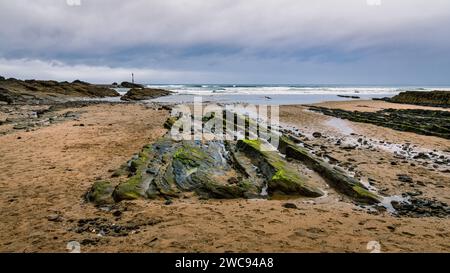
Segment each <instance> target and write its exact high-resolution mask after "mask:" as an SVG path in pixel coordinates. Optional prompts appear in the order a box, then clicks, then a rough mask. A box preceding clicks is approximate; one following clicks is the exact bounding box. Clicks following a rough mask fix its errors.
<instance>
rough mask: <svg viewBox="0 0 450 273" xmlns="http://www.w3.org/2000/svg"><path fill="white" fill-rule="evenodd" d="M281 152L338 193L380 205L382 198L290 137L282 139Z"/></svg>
mask: <svg viewBox="0 0 450 273" xmlns="http://www.w3.org/2000/svg"><path fill="white" fill-rule="evenodd" d="M279 149H280V152H281V153H283V154H285V155H286V157H288V158H293V159H296V160H299V161H301V162H302V163H304V164H306V165H307V166H308V167H309V168H311V169H312V170H314V171H315V172H317V173H318V174H319V175H321V176H322V177H323V178H324V179H326V180H327V181H328V182H329V183H330V184H331V185H332V186H333V187H334V188H336V189H337V190H338V191H340V192H342V193H344V194H346V195H348V196H350V197H351V198H353V199H355V200H356V201H359V202H363V203H379V202H380V200H381V198H380V197H379V196H377V195H376V194H374V193H372V192H370V191H368V190H367V189H366V187H365V186H364V185H363V184H361V183H360V182H359V181H358V180H356V179H355V178H353V177H350V176H348V175H346V174H345V172H344V171H343V170H341V169H340V168H337V167H333V166H332V165H330V164H329V163H327V162H325V161H324V160H323V159H321V158H319V157H317V156H315V155H313V154H311V153H309V152H308V151H307V150H306V149H304V148H302V147H300V146H298V145H296V144H295V143H294V142H292V141H291V140H290V139H289V138H288V137H286V136H282V137H281V138H280V146H279Z"/></svg>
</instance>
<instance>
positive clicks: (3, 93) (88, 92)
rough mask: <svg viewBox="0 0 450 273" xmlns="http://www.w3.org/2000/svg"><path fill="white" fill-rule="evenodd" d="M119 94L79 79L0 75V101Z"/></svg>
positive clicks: (35, 101)
mask: <svg viewBox="0 0 450 273" xmlns="http://www.w3.org/2000/svg"><path fill="white" fill-rule="evenodd" d="M119 95H120V94H119V93H117V92H116V91H115V90H112V89H110V88H107V87H102V86H98V85H94V84H90V83H87V82H83V81H80V80H75V81H73V82H72V83H69V82H67V81H65V82H57V81H39V80H25V81H22V80H18V79H14V78H9V79H5V78H4V77H0V101H3V102H6V103H8V104H38V103H41V104H42V103H54V102H64V101H67V100H68V99H69V98H75V97H89V98H102V97H116V96H119Z"/></svg>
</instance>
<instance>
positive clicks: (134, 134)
mask: <svg viewBox="0 0 450 273" xmlns="http://www.w3.org/2000/svg"><path fill="white" fill-rule="evenodd" d="M320 106H323V107H330V108H340V109H345V110H359V111H376V110H380V109H383V108H398V109H405V108H414V109H429V108H428V107H422V106H407V105H403V104H393V103H386V102H380V101H350V102H327V103H321V104H320ZM66 112H71V113H75V114H76V115H75V117H74V118H72V119H68V120H60V121H58V122H55V123H52V124H46V125H45V126H42V127H35V128H33V129H31V130H27V131H25V130H14V129H12V128H11V125H10V124H4V125H1V126H0V129H1V130H2V132H4V134H3V135H0V154H1V155H2V156H1V157H2V159H1V162H0V191H1V195H0V206H1V208H2V209H1V211H0V217H1V218H2V221H1V222H0V230H1V231H2V232H1V233H0V251H1V252H67V251H68V250H67V243H68V242H71V241H76V242H79V243H80V244H81V251H82V252H221V253H222V252H370V251H372V250H373V249H372V248H368V243H369V242H370V241H376V242H378V243H379V245H380V250H381V251H382V252H449V251H450V229H449V226H450V219H449V218H448V216H447V217H436V216H433V215H431V216H426V217H416V216H397V215H393V214H391V213H390V212H388V211H374V210H369V209H367V208H365V207H361V206H359V205H357V204H354V203H352V202H348V200H346V199H345V198H342V197H341V196H340V195H339V194H337V193H334V192H333V191H330V194H329V195H327V196H325V197H320V198H306V197H296V198H291V199H288V200H262V199H257V200H251V199H250V200H246V199H231V200H215V199H206V200H204V199H201V198H198V197H197V196H195V195H190V194H186V195H184V196H183V198H174V199H172V201H171V202H170V203H168V202H166V200H164V199H156V200H143V199H138V200H133V201H122V202H119V203H117V204H115V205H113V206H112V207H111V208H110V209H108V210H105V209H101V208H98V207H95V206H94V205H93V204H92V203H88V202H86V200H85V199H84V195H85V194H86V192H87V191H88V190H89V188H90V187H91V186H92V184H93V182H95V181H96V180H102V179H108V178H110V177H111V175H112V173H113V172H114V170H116V169H118V168H119V167H120V166H121V165H122V164H124V163H125V162H126V161H127V160H129V159H130V158H131V157H132V156H133V154H136V153H137V152H139V150H140V149H141V148H142V147H143V146H144V145H146V144H150V143H153V142H154V141H155V140H157V139H158V138H160V137H161V136H163V135H164V134H165V133H166V129H164V127H163V124H164V122H165V121H166V119H167V117H168V116H169V111H167V110H164V109H162V108H159V107H157V106H156V107H155V106H154V105H149V106H146V105H144V104H139V103H134V104H98V105H90V106H86V107H77V108H65V109H61V110H59V111H58V112H57V114H58V115H64V113H66ZM280 112H281V113H280V119H281V122H282V124H285V125H287V126H290V127H292V128H296V129H298V130H299V131H300V132H302V134H303V135H304V141H305V143H307V144H308V145H311V147H314V149H318V150H322V153H324V154H326V155H327V156H329V157H331V158H333V160H336V162H337V163H336V164H337V165H340V166H341V167H343V168H345V169H346V170H349V171H351V172H353V173H354V174H355V176H357V177H360V178H361V179H362V180H365V181H367V182H368V183H370V184H371V186H373V187H376V188H377V189H378V190H380V192H381V193H383V194H384V195H386V196H394V195H398V196H401V195H402V194H405V193H408V194H409V195H410V196H420V197H421V198H425V199H427V200H434V201H437V202H443V203H446V204H449V203H450V173H449V169H448V165H445V164H444V165H439V164H437V163H435V162H433V161H432V160H431V159H430V160H427V159H422V158H421V157H417V158H414V156H417V155H418V154H419V153H421V152H422V153H428V152H433V151H435V152H442V153H445V154H446V155H448V153H450V141H449V140H448V139H443V138H439V137H434V136H425V135H418V134H415V133H411V132H401V131H396V130H393V129H389V128H385V127H380V126H376V125H372V124H366V123H358V122H351V121H348V120H342V119H337V118H334V117H329V116H325V115H323V114H320V113H317V112H312V111H310V110H308V107H306V106H300V105H293V106H282V107H281V111H280ZM66 116H67V115H66ZM0 118H2V119H6V118H8V114H7V113H5V112H3V113H2V116H0ZM315 132H320V134H321V135H320V137H314V136H313V134H314V133H315ZM338 140H340V141H341V142H342V143H343V145H335V144H336V142H337V141H338ZM346 143H349V144H352V145H354V143H356V145H357V146H355V147H353V148H349V149H347V148H343V147H346V146H345V145H346ZM358 143H359V144H358ZM405 143H409V144H408V145H409V146H410V147H412V148H411V154H412V157H402V158H400V157H399V154H397V153H395V152H394V151H397V150H398V149H397V148H399V149H400V150H401V146H402V145H404V144H405ZM396 145H397V146H398V147H397V146H396ZM369 146H370V147H371V148H368V147H369ZM399 175H406V176H407V177H409V178H410V179H411V180H412V182H411V183H410V182H404V181H400V180H402V179H400V180H399V177H400V176H399ZM403 180H405V179H403ZM286 203H289V204H290V205H289V206H287V205H286ZM292 204H294V205H295V206H292ZM433 204H434V203H433ZM102 229H121V231H123V232H116V233H113V234H114V235H108V234H104V233H102V232H100V231H101V230H102Z"/></svg>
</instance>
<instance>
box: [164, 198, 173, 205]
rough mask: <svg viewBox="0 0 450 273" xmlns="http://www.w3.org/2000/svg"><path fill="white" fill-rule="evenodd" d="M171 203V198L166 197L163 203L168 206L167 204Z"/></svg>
mask: <svg viewBox="0 0 450 273" xmlns="http://www.w3.org/2000/svg"><path fill="white" fill-rule="evenodd" d="M172 203H173V201H172V199H167V200H166V202H164V205H167V206H168V205H170V204H172Z"/></svg>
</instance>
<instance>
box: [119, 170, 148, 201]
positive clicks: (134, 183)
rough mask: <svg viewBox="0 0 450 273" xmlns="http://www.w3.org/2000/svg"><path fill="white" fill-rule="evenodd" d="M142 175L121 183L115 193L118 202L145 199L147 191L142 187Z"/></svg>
mask: <svg viewBox="0 0 450 273" xmlns="http://www.w3.org/2000/svg"><path fill="white" fill-rule="evenodd" d="M141 182H142V175H140V174H139V175H135V176H133V177H131V178H130V179H128V180H127V181H125V182H122V183H120V184H119V185H118V186H117V187H116V188H115V190H114V192H113V198H114V200H115V201H116V202H120V201H122V200H134V199H138V198H139V197H145V196H146V194H145V190H144V189H143V188H142V187H141Z"/></svg>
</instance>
